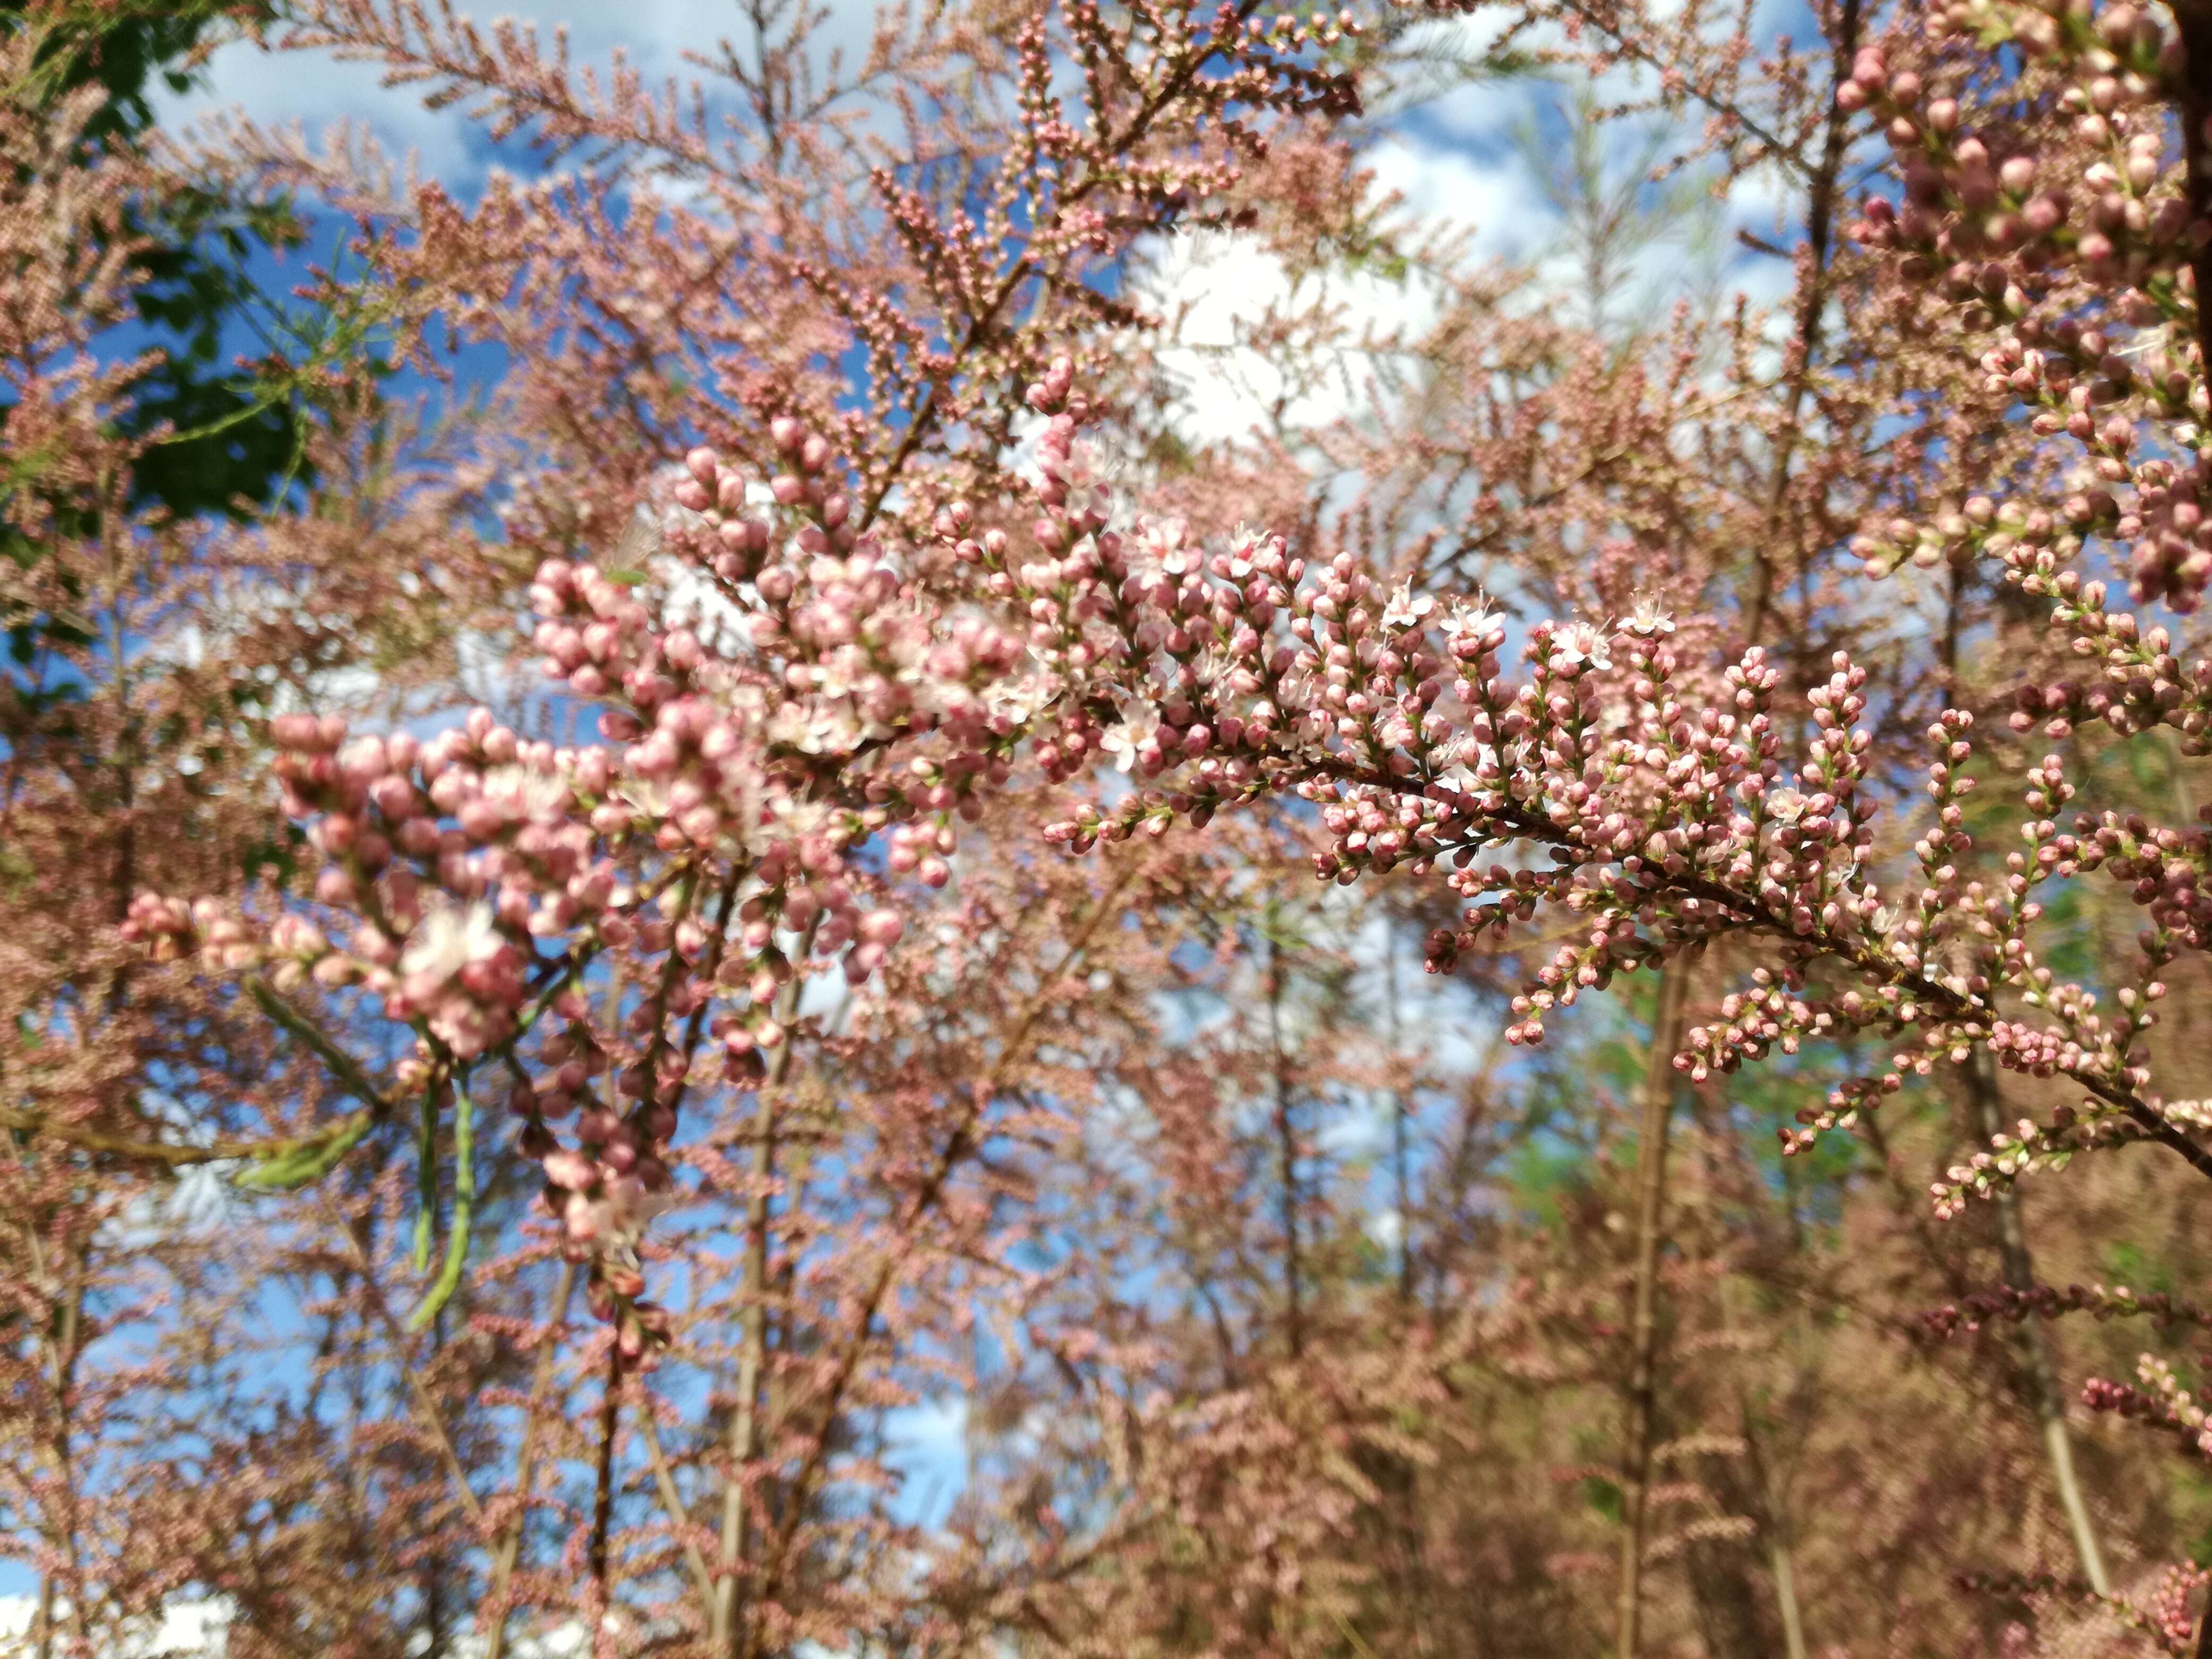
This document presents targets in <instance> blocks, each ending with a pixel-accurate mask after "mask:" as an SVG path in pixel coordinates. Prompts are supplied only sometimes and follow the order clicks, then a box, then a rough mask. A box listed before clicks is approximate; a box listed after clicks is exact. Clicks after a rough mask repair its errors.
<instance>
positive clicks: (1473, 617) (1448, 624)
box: [1443, 593, 1505, 641]
mask: <svg viewBox="0 0 2212 1659" xmlns="http://www.w3.org/2000/svg"><path fill="white" fill-rule="evenodd" d="M1504 623H1505V618H1504V616H1503V615H1501V614H1500V613H1499V612H1498V611H1494V610H1492V608H1491V604H1490V601H1489V600H1488V599H1486V598H1485V597H1484V596H1483V595H1481V594H1479V593H1478V594H1477V595H1475V599H1474V604H1472V605H1469V604H1468V603H1467V601H1465V600H1464V599H1455V600H1453V601H1452V603H1451V606H1450V608H1449V609H1448V610H1447V611H1445V612H1444V619H1443V631H1444V637H1445V638H1446V639H1447V640H1454V641H1456V640H1460V639H1464V638H1468V637H1473V638H1474V639H1481V638H1483V637H1484V636H1486V635H1488V634H1490V633H1491V632H1492V630H1493V629H1498V628H1501V627H1503V626H1504Z"/></svg>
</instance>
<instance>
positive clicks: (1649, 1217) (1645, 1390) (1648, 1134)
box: [1613, 959, 1688, 1659]
mask: <svg viewBox="0 0 2212 1659" xmlns="http://www.w3.org/2000/svg"><path fill="white" fill-rule="evenodd" d="M1687 973H1688V968H1687V965H1686V963H1683V962H1681V961H1680V960H1679V959H1677V960H1675V961H1674V962H1671V963H1668V965H1667V966H1666V968H1665V969H1663V970H1662V973H1661V975H1660V980H1659V1007H1658V1012H1656V1015H1655V1016H1654V1017H1653V1019H1652V1023H1651V1052H1650V1060H1649V1061H1648V1063H1647V1064H1646V1066H1645V1067H1644V1091H1643V1100H1642V1102H1641V1105H1642V1107H1643V1113H1644V1117H1643V1133H1642V1136H1641V1139H1639V1141H1638V1146H1637V1158H1636V1175H1637V1183H1636V1184H1637V1212H1636V1308H1635V1314H1634V1316H1633V1322H1632V1325H1631V1328H1630V1337H1629V1340H1630V1369H1629V1383H1628V1422H1627V1427H1626V1436H1625V1439H1626V1448H1625V1451H1624V1455H1623V1456H1622V1460H1621V1464H1622V1468H1621V1476H1622V1479H1621V1522H1622V1525H1621V1535H1620V1596H1619V1601H1618V1602H1617V1604H1616V1607H1615V1616H1614V1626H1613V1628H1614V1643H1613V1647H1614V1653H1615V1656H1616V1659H1636V1656H1637V1653H1638V1650H1639V1648H1640V1646H1641V1644H1642V1642H1643V1632H1644V1582H1643V1581H1644V1526H1645V1500H1646V1498H1647V1497H1648V1496H1649V1492H1650V1478H1651V1448H1652V1443H1653V1439H1654V1431H1653V1430H1654V1419H1655V1416H1656V1413H1655V1412H1654V1410H1653V1405H1654V1396H1655V1395H1656V1355H1657V1349H1658V1341H1659V1251H1660V1247H1661V1246H1662V1244H1663V1243H1664V1242H1665V1238H1664V1232H1663V1229H1664V1225H1665V1211H1666V1200H1667V1140H1668V1133H1670V1131H1671V1129H1672V1127H1673V1118H1674V1051H1675V1049H1676V1048H1679V1047H1680V1042H1681V1031H1682V1001H1683V993H1684V981H1685V979H1686V976H1687Z"/></svg>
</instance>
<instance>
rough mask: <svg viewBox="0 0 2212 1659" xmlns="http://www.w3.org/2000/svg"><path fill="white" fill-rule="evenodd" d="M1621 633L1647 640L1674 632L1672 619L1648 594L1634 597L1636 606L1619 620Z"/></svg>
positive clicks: (1656, 600)
mask: <svg viewBox="0 0 2212 1659" xmlns="http://www.w3.org/2000/svg"><path fill="white" fill-rule="evenodd" d="M1620 628H1621V631H1622V632H1623V633H1625V634H1633V635H1636V637H1637V638H1638V639H1640V640H1648V639H1653V638H1656V637H1657V636H1658V635H1662V634H1671V633H1673V632H1674V618H1673V617H1670V616H1668V614H1667V613H1666V611H1663V610H1662V609H1661V608H1660V605H1659V601H1658V599H1656V597H1654V596H1653V595H1651V594H1649V593H1639V594H1638V595H1637V596H1636V604H1635V605H1634V606H1633V608H1632V609H1631V610H1630V611H1629V613H1628V614H1627V615H1626V616H1625V617H1622V618H1621V619H1620Z"/></svg>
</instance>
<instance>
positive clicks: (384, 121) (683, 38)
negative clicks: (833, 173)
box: [151, 0, 877, 196]
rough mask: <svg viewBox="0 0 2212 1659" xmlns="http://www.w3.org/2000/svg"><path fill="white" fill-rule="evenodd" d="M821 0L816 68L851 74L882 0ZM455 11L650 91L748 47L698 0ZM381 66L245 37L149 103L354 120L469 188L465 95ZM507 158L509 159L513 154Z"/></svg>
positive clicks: (476, 151) (484, 168) (171, 123)
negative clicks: (185, 87)
mask: <svg viewBox="0 0 2212 1659" xmlns="http://www.w3.org/2000/svg"><path fill="white" fill-rule="evenodd" d="M826 10H827V12H828V16H827V17H826V19H825V20H824V21H823V24H822V26H821V27H820V28H819V29H818V30H817V33H816V34H815V35H814V37H813V44H814V48H815V50H814V52H813V53H812V54H811V56H812V58H813V61H814V64H815V65H816V70H817V74H819V73H821V72H823V70H826V68H827V65H828V63H829V57H830V54H831V53H832V52H839V51H842V52H843V54H844V58H845V64H846V68H847V70H848V72H849V70H851V68H852V67H853V66H854V64H857V62H858V61H859V59H860V58H861V57H862V56H863V55H864V54H865V52H866V48H867V46H868V43H869V40H870V39H871V37H872V32H873V29H874V26H875V19H876V16H877V6H876V4H875V0H829V5H828V6H827V8H826ZM460 13H461V15H463V16H465V17H466V16H474V17H475V18H476V21H477V29H478V33H480V35H481V36H482V37H483V40H484V43H485V45H486V46H487V47H489V48H490V49H491V50H493V51H495V52H496V50H497V40H496V35H495V25H496V22H497V21H498V20H501V19H507V18H511V19H512V20H513V21H514V22H515V23H516V24H517V25H519V26H522V27H531V28H534V29H535V30H536V31H537V35H538V46H539V49H540V51H541V52H542V53H543V54H544V56H546V57H548V58H550V57H552V56H553V55H554V51H555V32H556V29H558V28H561V27H566V29H567V32H568V57H569V63H570V65H571V72H572V73H578V72H580V71H581V70H583V69H585V68H586V66H589V67H591V68H592V69H595V70H598V71H599V82H600V84H601V85H602V86H603V87H604V86H605V85H606V84H607V82H608V72H609V70H611V66H612V64H613V61H614V58H615V55H616V53H617V52H620V53H621V54H622V56H623V59H624V60H625V63H626V64H627V66H628V67H629V68H630V69H631V70H635V71H636V72H637V73H638V75H639V76H641V78H642V79H643V81H644V82H645V85H646V87H647V88H648V89H649V90H654V91H658V90H659V89H660V88H663V87H665V83H666V82H667V81H668V80H669V79H670V78H671V77H673V78H674V80H675V81H676V82H677V83H678V87H679V88H684V87H688V85H689V83H690V82H693V81H695V80H706V81H708V88H709V92H710V94H711V93H712V91H713V88H714V82H712V80H711V78H710V77H707V76H703V75H702V71H701V70H699V69H698V67H697V66H696V65H695V64H690V63H687V62H685V61H684V54H685V53H686V52H695V53H698V54H700V55H702V56H705V57H708V58H714V57H717V56H719V55H720V41H721V40H722V39H723V38H724V37H725V36H728V37H731V38H732V45H733V48H734V49H735V50H736V51H737V52H738V57H739V58H740V60H741V61H750V58H751V57H752V53H751V49H750V39H749V34H748V32H747V31H746V30H745V29H744V27H742V24H743V20H742V19H741V17H740V16H739V15H738V10H737V8H736V7H735V6H730V7H728V8H726V9H725V8H720V7H716V8H708V7H702V6H701V5H700V4H698V3H697V0H627V3H624V0H507V3H505V4H501V5H497V6H496V8H495V9H489V10H487V11H485V12H482V13H478V12H475V11H473V10H471V9H468V8H462V9H460ZM272 38H281V34H276V35H272ZM385 73H386V70H385V66H384V65H383V64H380V63H374V62H359V61H356V62H347V61H343V60H341V59H340V58H339V57H338V55H337V53H336V52H332V51H330V50H328V49H324V48H317V49H313V50H305V49H303V50H297V51H287V50H276V49H272V48H270V47H266V46H258V45H256V44H255V43H254V42H252V41H251V40H236V41H234V42H232V43H230V44H228V45H226V46H222V48H220V49H219V50H217V51H216V52H214V53H213V54H212V55H211V56H210V59H209V62H208V64H207V65H206V67H205V70H204V73H203V75H202V77H201V78H202V82H203V84H201V85H199V86H197V87H195V88H193V89H192V90H191V91H189V92H186V93H184V94H173V93H171V92H169V91H167V89H166V88H163V89H161V91H159V92H158V94H156V95H155V96H154V97H153V99H152V100H151V101H152V103H153V106H154V109H155V115H156V117H157V118H158V119H159V120H160V121H161V124H162V125H164V126H167V127H170V128H172V129H175V128H179V127H181V126H184V125H187V124H189V123H191V122H195V121H199V120H203V119H204V118H208V117H211V116H215V115H218V114H221V113H223V112H229V111H232V110H239V111H241V112H243V113H244V114H246V116H247V117H248V118H251V119H252V120H253V121H254V122H256V123H257V124H258V125H261V126H263V127H264V128H269V127H282V126H289V125H292V124H295V123H297V124H298V125H301V127H303V128H304V129H305V130H306V131H307V136H308V137H309V138H310V140H312V141H316V142H319V141H320V139H321V138H322V137H323V135H324V134H325V132H326V131H329V129H330V128H331V125H332V124H334V123H337V122H341V121H343V122H349V123H354V124H356V125H360V126H362V127H364V128H366V129H367V130H368V132H369V133H370V134H371V135H372V136H373V137H374V138H375V139H376V141H377V143H379V144H380V146H382V147H383V148H384V149H386V152H387V153H389V154H390V155H392V156H393V157H394V158H395V159H396V158H398V157H402V156H404V155H407V154H409V153H410V152H413V153H414V154H415V155H416V156H417V157H418V158H419V161H420V164H421V167H422V171H423V173H426V174H427V175H428V176H430V177H432V178H435V179H439V180H441V182H443V183H444V184H445V185H447V187H448V188H449V189H451V190H453V191H454V192H455V193H456V194H459V195H462V196H469V195H473V194H474V192H475V191H476V190H477V188H478V187H480V186H481V185H482V184H483V181H484V179H485V177H486V176H487V174H488V173H489V169H490V167H491V165H492V163H493V160H494V153H493V148H492V146H491V145H490V143H489V140H488V138H487V137H485V135H484V133H483V129H482V127H481V126H480V125H478V124H477V122H475V121H473V120H471V118H470V116H469V115H468V113H467V105H468V102H469V100H463V102H462V103H461V104H459V105H455V106H449V107H447V108H446V109H443V110H432V109H429V108H427V107H426V106H425V104H424V100H425V98H426V96H427V95H428V93H429V92H430V91H431V90H432V83H425V84H416V85H406V86H397V87H387V86H385V85H383V84H382V82H383V78H384V76H385ZM579 79H580V74H579ZM712 103H713V100H712V99H711V97H710V106H711V105H712ZM509 161H510V165H513V158H512V157H510V158H509Z"/></svg>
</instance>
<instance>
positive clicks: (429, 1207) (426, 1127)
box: [415, 1076, 459, 1273]
mask: <svg viewBox="0 0 2212 1659" xmlns="http://www.w3.org/2000/svg"><path fill="white" fill-rule="evenodd" d="M455 1087H456V1091H458V1089H459V1085H458V1084H457V1085H455ZM437 1225H438V1085H437V1082H436V1080H435V1076H434V1077H433V1079H432V1081H431V1082H430V1083H429V1084H428V1085H427V1086H426V1087H425V1088H424V1089H423V1091H422V1118H421V1121H419V1122H418V1124H417V1125H416V1131H415V1271H416V1273H427V1272H428V1270H429V1267H430V1243H431V1239H432V1237H434V1235H435V1232H436V1231H437Z"/></svg>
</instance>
